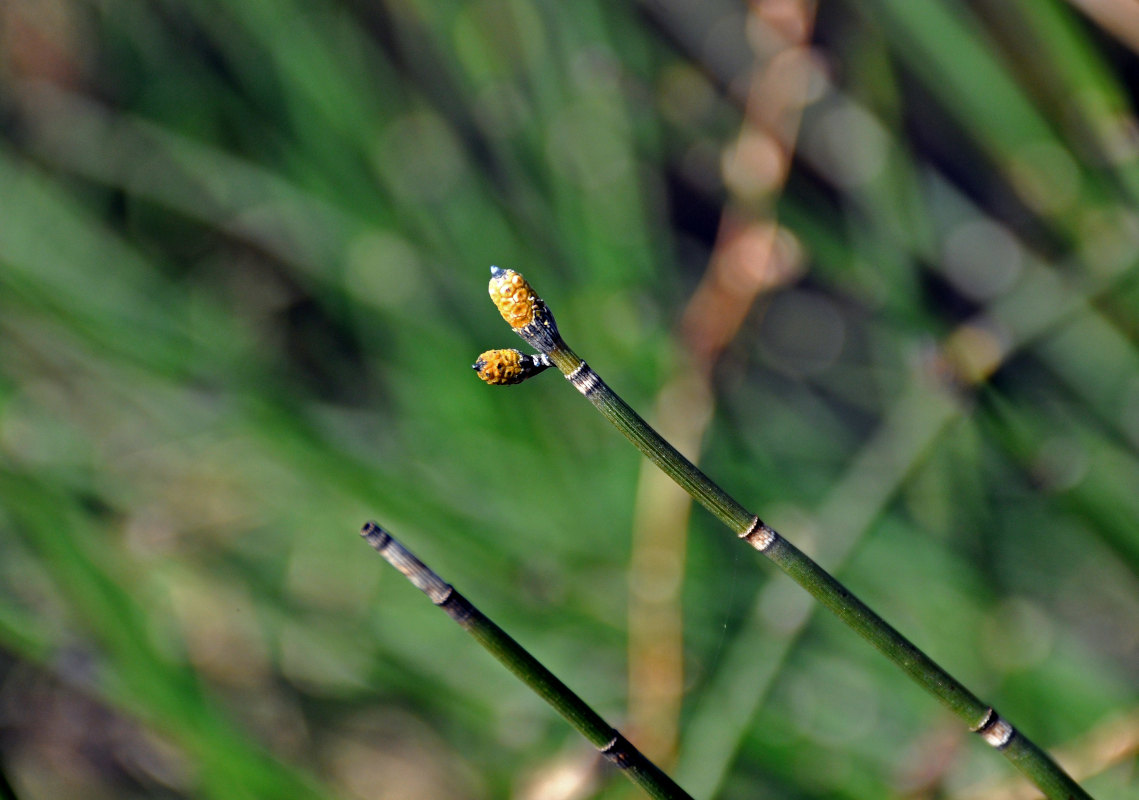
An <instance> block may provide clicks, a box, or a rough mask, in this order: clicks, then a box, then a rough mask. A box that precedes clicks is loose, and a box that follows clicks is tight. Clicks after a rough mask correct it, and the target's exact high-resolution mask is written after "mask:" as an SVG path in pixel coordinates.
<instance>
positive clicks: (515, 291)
mask: <svg viewBox="0 0 1139 800" xmlns="http://www.w3.org/2000/svg"><path fill="white" fill-rule="evenodd" d="M490 294H491V298H492V299H493V300H494V301H495V305H497V306H498V309H499V312H500V313H501V314H502V316H503V319H505V320H506V322H507V323H508V324H510V326H511V327H512V328H513V329H514V331H515V333H517V334H518V335H519V336H521V337H522V338H523V339H525V340H526V341H527V342H528V343H529V344H530V345H531V346H532V347H534V348H535V349H536V350H538V351H539V352H540V353H541V354H543V355H545V356H547V357H548V358H549V360H550V362H552V363H553V365H554V366H556V367H557V368H558V370H560V371H561V373H562V374H563V375H564V376H565V377H566V378H567V379H568V380H569V382H570V383H571V384H573V386H574V388H576V389H577V390H578V391H579V392H581V393H582V395H584V396H585V398H586V399H587V400H589V401H590V402H591V403H592V404H593V405H594V406H595V407H596V408H597V410H598V411H600V412H601V414H602V415H603V416H604V417H605V418H606V419H608V420H609V421H610V422H611V423H613V425H614V427H616V428H617V429H618V430H619V431H621V433H622V434H624V435H625V437H626V438H627V439H628V440H629V441H630V442H632V443H633V444H634V445H635V446H636V447H637V449H638V450H640V451H641V452H642V453H643V454H644V455H645V456H646V457H647V458H648V459H649V460H651V461H652V462H653V463H654V464H656V465H657V466H658V467H660V469H661V470H663V471H664V472H665V473H666V474H668V476H669V477H671V478H672V479H673V480H674V481H676V483H677V484H678V485H680V487H681V488H683V489H684V490H685V491H686V492H688V493H689V494H690V495H691V496H692V498H693V499H694V500H696V501H697V502H699V503H700V504H701V505H703V506H704V507H705V508H707V509H708V510H709V511H710V512H712V514H714V515H715V516H716V517H717V518H719V519H720V520H721V521H722V522H723V523H724V524H725V525H727V526H728V527H729V528H730V529H731V530H733V531H734V532H735V533H736V535H737V536H739V537H740V538H741V539H743V540H744V541H746V542H747V543H748V544H750V545H751V546H752V547H754V548H755V549H756V550H758V551H759V552H761V553H763V555H765V556H767V558H769V559H770V560H771V561H772V562H774V563H775V564H776V565H777V566H778V567H779V568H780V569H782V570H783V571H784V572H785V573H787V574H788V575H789V576H791V578H792V579H793V580H795V582H797V583H798V584H799V585H800V586H802V587H803V588H804V589H806V590H807V591H808V592H810V593H811V595H812V596H813V597H814V598H815V599H816V600H818V601H819V602H820V603H821V604H822V605H824V606H826V607H827V608H828V609H830V610H831V611H832V612H834V613H835V614H836V615H837V616H838V617H839V618H840V619H841V620H842V621H843V622H845V623H846V624H847V625H849V626H850V627H851V628H853V629H854V630H855V631H856V632H857V633H858V634H859V635H861V636H862V637H863V638H865V639H866V640H868V641H869V642H870V643H871V644H873V645H874V646H875V647H876V648H878V650H880V651H881V652H882V653H884V654H885V655H886V656H887V657H888V658H889V659H890V660H892V661H893V662H894V663H895V664H897V665H898V666H899V667H901V668H902V669H903V670H904V671H905V672H906V674H908V675H909V676H910V677H911V678H913V679H914V680H915V681H916V682H917V683H919V684H920V685H921V686H923V687H924V688H925V689H926V690H927V691H929V692H930V694H932V695H933V696H934V697H936V698H937V699H938V700H940V701H941V702H942V703H943V704H944V705H945V706H946V707H947V708H949V709H950V710H951V711H953V713H954V714H956V715H957V716H958V717H960V718H961V719H963V720H964V721H965V723H966V724H967V725H968V726H969V729H970V730H972V731H974V732H975V733H977V734H978V735H979V736H981V738H982V739H984V741H985V742H987V743H988V744H989V745H991V746H992V747H994V748H995V749H996V750H998V751H999V752H1001V753H1002V754H1004V756H1005V757H1006V758H1008V759H1009V760H1010V761H1011V762H1012V763H1013V764H1014V765H1015V766H1016V767H1017V768H1018V769H1019V770H1021V772H1023V773H1024V774H1025V775H1026V776H1027V777H1028V778H1029V779H1030V780H1031V781H1032V782H1033V783H1034V784H1036V786H1037V787H1038V788H1039V789H1040V790H1041V791H1042V792H1044V794H1045V795H1046V796H1047V797H1049V798H1053V800H1081V799H1082V800H1090V795H1088V794H1087V792H1085V791H1084V790H1083V789H1082V788H1081V787H1080V786H1079V784H1077V783H1076V782H1075V781H1074V780H1073V779H1072V778H1071V777H1070V776H1069V775H1068V774H1067V773H1066V772H1065V771H1064V770H1063V769H1061V768H1060V766H1059V765H1058V764H1057V763H1056V762H1055V761H1054V760H1053V759H1052V758H1051V757H1050V756H1049V755H1048V754H1047V753H1045V752H1044V751H1043V750H1041V749H1040V748H1039V747H1037V746H1036V745H1035V744H1033V743H1032V742H1031V741H1030V740H1029V739H1028V738H1027V737H1025V736H1024V735H1023V734H1022V733H1021V732H1020V731H1018V730H1017V729H1016V728H1014V727H1013V726H1012V724H1011V723H1009V722H1008V721H1007V720H1005V719H1004V718H1002V717H1001V716H1000V715H999V714H997V712H996V711H995V710H994V709H993V708H992V707H991V706H989V705H986V704H985V703H983V702H982V701H981V700H979V699H978V698H977V697H976V696H975V695H974V694H973V693H972V692H970V691H969V690H968V689H967V688H966V687H965V686H964V685H963V684H961V683H960V682H959V681H958V680H957V679H955V678H954V677H953V676H952V675H950V674H949V673H948V672H946V671H945V670H944V669H942V668H941V666H940V665H938V664H937V662H935V661H934V660H933V659H932V658H930V657H929V656H927V655H926V654H925V653H924V652H922V651H921V650H920V649H918V648H917V647H916V646H915V645H914V644H913V643H912V642H910V641H909V640H908V639H906V637H904V636H903V635H902V634H901V633H899V632H898V631H897V630H896V629H895V628H893V627H892V626H891V625H890V624H889V623H887V622H886V621H885V620H883V619H882V618H881V617H880V616H878V615H877V614H876V613H874V611H872V610H871V609H870V608H869V607H868V606H867V605H866V604H865V603H863V602H862V601H861V600H859V599H858V598H857V597H855V596H854V595H853V594H852V593H851V592H850V591H849V590H848V589H847V588H846V587H845V586H843V584H842V583H840V582H839V581H838V580H837V579H836V578H835V577H834V576H832V575H831V574H830V573H829V572H827V571H826V570H824V569H823V568H822V567H821V566H819V565H818V564H817V563H816V562H815V561H814V560H812V559H811V558H810V557H809V556H807V555H806V554H805V553H803V552H802V551H801V550H799V549H798V548H797V547H795V546H794V545H793V544H791V543H790V542H789V541H787V540H786V539H784V538H783V537H782V536H780V535H779V534H778V533H776V532H775V531H774V530H773V529H772V528H771V527H769V526H768V525H766V524H764V522H763V521H762V520H761V519H760V518H759V517H758V516H757V515H755V514H753V513H751V512H750V511H748V510H747V509H746V508H745V507H744V506H743V505H742V504H740V503H739V502H738V501H736V500H735V499H734V498H733V497H732V496H731V495H729V494H728V493H727V492H725V491H724V490H723V489H722V488H720V486H719V485H717V484H716V482H715V481H713V480H712V479H711V478H709V477H708V476H707V475H705V474H704V473H703V472H702V471H701V470H700V469H699V468H698V467H697V466H696V465H695V464H693V463H692V462H691V461H689V460H688V459H687V458H685V457H684V456H683V455H681V454H680V453H679V452H677V450H676V448H674V447H673V446H672V445H670V444H669V443H668V442H667V441H666V440H665V439H664V437H662V436H661V435H660V434H659V433H657V432H656V431H655V430H654V429H653V428H652V426H650V425H649V424H648V423H647V422H645V421H644V419H642V418H641V417H640V415H638V414H637V412H635V411H634V410H633V409H632V408H630V407H629V405H628V404H627V403H626V402H625V401H624V400H622V399H621V397H620V396H619V395H618V394H617V393H616V392H614V391H613V390H612V389H611V388H610V387H609V385H608V384H606V383H605V381H603V380H602V379H601V377H600V376H599V375H598V374H597V373H596V372H594V371H593V369H592V368H590V366H589V365H588V364H586V363H585V362H584V361H582V359H581V358H580V357H578V355H577V354H576V353H574V352H573V350H571V349H570V348H569V346H568V345H566V343H565V341H563V339H562V337H561V335H560V333H558V329H557V325H556V324H555V323H554V317H553V314H552V313H551V312H550V310H549V308H548V307H547V306H546V304H545V302H544V301H543V300H542V299H541V298H540V297H539V296H538V294H537V293H536V292H534V290H533V287H531V286H530V284H529V283H528V282H527V281H526V280H525V279H524V278H522V276H521V275H519V274H518V273H517V272H514V271H513V270H503V269H500V268H498V267H492V268H491V282H490ZM503 298H505V302H501V300H502V299H503Z"/></svg>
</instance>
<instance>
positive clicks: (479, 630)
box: [360, 522, 692, 800]
mask: <svg viewBox="0 0 1139 800" xmlns="http://www.w3.org/2000/svg"><path fill="white" fill-rule="evenodd" d="M360 535H361V536H363V537H364V540H365V541H367V543H368V544H370V545H371V546H372V547H373V549H375V551H376V552H377V553H379V554H380V555H381V556H383V557H384V559H385V560H386V561H387V562H388V563H389V564H391V565H392V566H393V567H395V568H396V569H397V570H399V571H400V572H401V573H403V575H404V576H405V577H406V578H407V579H408V580H409V581H411V582H412V583H413V584H414V585H415V587H416V588H418V589H419V590H420V591H422V592H423V593H424V594H426V595H427V596H428V597H429V598H430V599H431V602H432V603H434V604H435V605H437V606H438V607H439V608H441V609H443V611H444V612H446V614H447V616H449V617H450V618H451V619H453V620H454V621H455V622H457V623H458V624H459V625H460V626H461V627H462V628H463V629H464V630H466V631H467V633H469V634H471V636H473V637H474V638H475V640H476V641H478V643H479V644H481V645H482V646H483V647H484V648H486V649H487V650H488V651H490V653H491V655H493V656H494V657H495V658H497V659H498V660H499V661H501V662H502V664H503V665H504V666H505V667H506V668H507V669H509V670H510V671H511V672H513V673H514V674H515V675H517V676H518V677H519V678H521V679H522V681H523V682H524V683H525V684H526V685H527V686H529V687H530V688H531V689H532V690H533V691H534V692H535V693H536V694H538V695H539V696H540V697H541V698H542V699H543V700H545V701H546V702H547V703H549V704H550V705H551V706H553V707H554V709H555V710H556V711H557V712H558V713H559V714H561V715H562V716H563V717H565V719H566V721H568V722H569V723H570V725H572V726H573V727H574V728H575V729H576V730H577V731H578V732H579V733H580V734H581V735H582V736H584V737H585V738H586V739H588V740H589V741H590V743H592V744H593V746H594V747H596V748H597V750H598V752H600V753H601V755H603V756H605V758H606V759H608V760H609V761H610V762H611V763H613V764H614V765H615V766H616V767H617V768H618V769H620V770H621V772H623V773H624V774H625V775H626V776H628V778H629V780H631V781H633V783H635V784H637V785H638V786H640V787H641V788H642V789H644V790H645V791H646V792H647V793H648V794H649V796H650V797H654V798H658V799H659V800H692V798H691V796H690V795H688V793H687V792H685V791H684V790H683V789H681V788H680V787H679V786H677V785H676V783H675V782H674V781H673V780H672V779H671V778H669V777H668V776H667V775H665V774H664V772H662V771H661V769H660V768H659V767H657V766H656V765H655V764H653V763H652V762H651V761H649V760H648V758H646V757H645V755H644V754H643V753H641V751H639V750H638V749H637V748H636V747H634V746H633V745H632V743H630V742H629V740H628V739H626V738H625V737H624V736H622V735H621V733H620V732H619V731H617V730H616V729H615V728H613V727H612V726H611V725H609V724H608V723H606V722H605V720H604V719H602V718H601V716H600V715H599V714H598V713H597V712H596V711H594V710H593V709H592V708H590V707H589V705H588V704H586V702H585V701H584V700H582V699H581V698H580V697H578V696H577V695H576V694H574V692H573V691H572V690H571V689H570V688H569V687H568V686H566V685H565V684H564V683H562V682H561V681H560V680H559V679H558V678H557V676H555V675H554V674H553V673H552V672H550V671H549V670H548V669H546V667H544V666H543V665H542V663H541V662H540V661H538V659H536V658H534V656H532V655H531V654H530V653H529V652H528V651H527V650H526V649H525V648H523V647H522V645H520V644H518V642H516V641H514V639H512V638H511V637H510V635H509V634H508V633H506V631H504V630H502V628H500V627H498V625H496V624H494V622H492V621H491V620H490V618H489V617H487V616H486V615H485V614H483V613H482V612H481V611H479V610H478V609H477V608H475V607H474V605H472V604H471V602H470V601H469V600H467V598H465V597H463V596H462V595H461V594H459V593H458V592H456V591H455V589H454V587H452V586H451V585H450V584H448V583H447V582H445V581H444V580H443V579H442V578H440V577H439V576H438V575H436V574H435V573H434V572H432V571H431V569H430V568H428V567H427V565H426V564H424V563H423V562H422V561H420V560H419V559H418V558H416V557H415V555H414V554H412V552H411V551H410V550H408V549H407V548H406V547H404V546H403V544H401V543H400V542H399V541H398V540H397V539H396V538H395V537H393V536H392V535H391V534H390V533H388V532H387V531H385V530H384V529H383V528H381V527H380V526H379V525H378V524H377V523H375V522H368V523H365V524H364V527H363V528H362V529H361V530H360Z"/></svg>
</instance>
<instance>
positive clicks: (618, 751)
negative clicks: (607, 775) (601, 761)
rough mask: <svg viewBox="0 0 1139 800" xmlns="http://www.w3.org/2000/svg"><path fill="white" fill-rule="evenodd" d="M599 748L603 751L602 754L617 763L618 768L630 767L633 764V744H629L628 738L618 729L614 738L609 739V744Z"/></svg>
mask: <svg viewBox="0 0 1139 800" xmlns="http://www.w3.org/2000/svg"><path fill="white" fill-rule="evenodd" d="M598 749H599V750H600V751H601V755H603V756H605V758H607V759H608V760H609V761H611V762H612V763H613V764H614V765H616V766H617V768H618V769H628V768H629V766H630V764H632V752H631V750H632V749H633V746H632V745H631V744H629V740H628V739H626V738H625V737H624V736H622V735H621V734H620V733H619V732H617V731H613V738H612V739H610V740H609V744H607V745H605V746H604V747H601V748H598Z"/></svg>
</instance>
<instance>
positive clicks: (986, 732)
mask: <svg viewBox="0 0 1139 800" xmlns="http://www.w3.org/2000/svg"><path fill="white" fill-rule="evenodd" d="M972 730H973V733H976V734H977V735H979V736H980V737H981V738H982V739H984V740H985V741H986V742H988V743H989V744H990V745H991V746H993V747H995V748H996V749H997V750H1004V749H1005V748H1006V747H1008V746H1009V742H1011V741H1012V738H1013V736H1014V735H1015V734H1016V729H1015V728H1013V726H1012V725H1010V724H1008V723H1007V722H1006V721H1005V720H1003V719H1001V715H1000V714H998V713H997V712H996V709H994V708H993V707H992V706H989V708H988V710H986V711H985V716H983V717H981V721H980V722H978V723H977V724H976V725H975V726H973V728H972Z"/></svg>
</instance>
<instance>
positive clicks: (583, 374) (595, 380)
mask: <svg viewBox="0 0 1139 800" xmlns="http://www.w3.org/2000/svg"><path fill="white" fill-rule="evenodd" d="M566 380H568V381H569V382H570V383H572V384H573V388H575V389H577V390H578V391H579V392H581V393H582V394H583V395H585V396H586V397H589V396H590V395H592V394H593V393H594V392H596V391H597V390H598V389H599V388H601V378H600V377H598V375H597V373H596V372H594V371H593V369H592V368H591V367H590V366H589V364H586V363H585V362H584V361H582V362H581V364H579V365H578V367H577V369H575V370H574V371H573V372H571V373H570V374H569V375H566Z"/></svg>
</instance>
